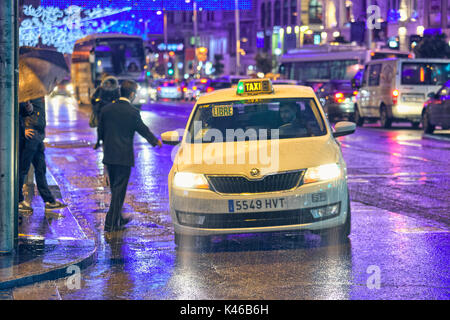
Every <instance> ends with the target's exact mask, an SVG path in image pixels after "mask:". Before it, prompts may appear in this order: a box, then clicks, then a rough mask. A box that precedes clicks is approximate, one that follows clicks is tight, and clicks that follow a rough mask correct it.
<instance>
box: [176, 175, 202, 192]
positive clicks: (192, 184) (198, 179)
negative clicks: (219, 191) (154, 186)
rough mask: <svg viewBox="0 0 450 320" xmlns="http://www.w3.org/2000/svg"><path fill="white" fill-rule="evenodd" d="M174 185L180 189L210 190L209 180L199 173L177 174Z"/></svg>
mask: <svg viewBox="0 0 450 320" xmlns="http://www.w3.org/2000/svg"><path fill="white" fill-rule="evenodd" d="M173 184H174V185H175V186H176V187H179V188H187V189H209V184H208V180H206V178H205V176H204V175H203V174H198V173H190V172H177V173H175V176H174V177H173Z"/></svg>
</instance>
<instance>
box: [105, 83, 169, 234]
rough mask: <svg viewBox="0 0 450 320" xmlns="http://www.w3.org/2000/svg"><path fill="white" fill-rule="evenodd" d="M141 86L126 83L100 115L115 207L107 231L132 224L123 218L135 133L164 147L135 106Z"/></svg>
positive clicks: (108, 218)
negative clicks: (117, 97) (135, 99)
mask: <svg viewBox="0 0 450 320" xmlns="http://www.w3.org/2000/svg"><path fill="white" fill-rule="evenodd" d="M136 91H137V83H136V82H134V81H131V80H124V81H123V82H122V85H121V86H120V95H121V97H120V98H119V100H118V101H117V102H115V103H110V104H108V105H107V106H105V107H103V108H102V110H101V112H100V118H99V124H98V134H99V139H100V140H101V141H103V163H104V164H105V166H106V169H107V172H108V176H109V185H110V189H111V203H110V206H109V210H108V213H107V214H106V219H105V231H107V232H109V231H116V230H119V229H121V228H123V227H124V226H125V224H127V223H128V222H130V221H131V217H123V216H122V207H123V203H124V201H125V195H126V192H127V186H128V180H129V178H130V173H131V167H133V166H134V148H133V138H134V134H135V132H138V133H139V134H140V135H141V136H142V137H144V138H145V139H146V140H147V141H148V142H149V143H150V144H151V145H152V146H153V147H155V146H158V147H161V146H162V144H161V141H160V140H159V139H158V138H156V137H155V136H154V135H153V133H152V132H151V131H150V130H149V128H148V127H147V126H146V125H145V124H144V122H143V121H142V118H141V115H140V113H139V110H138V109H137V108H136V107H134V106H133V105H132V104H131V103H132V101H133V99H134V98H135V96H136Z"/></svg>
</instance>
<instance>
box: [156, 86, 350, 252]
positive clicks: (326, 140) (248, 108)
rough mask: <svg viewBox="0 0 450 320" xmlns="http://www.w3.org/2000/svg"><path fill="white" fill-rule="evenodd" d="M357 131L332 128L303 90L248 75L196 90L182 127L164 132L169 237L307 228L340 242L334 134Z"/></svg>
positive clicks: (345, 202)
mask: <svg viewBox="0 0 450 320" xmlns="http://www.w3.org/2000/svg"><path fill="white" fill-rule="evenodd" d="M355 127H356V125H355V124H354V123H352V122H339V123H337V124H336V125H335V127H334V129H332V128H331V127H330V125H329V123H328V121H327V120H326V117H325V113H324V111H323V110H322V107H321V105H320V103H319V101H318V99H317V97H316V96H315V94H314V91H313V90H312V89H311V88H309V87H305V86H297V85H279V86H277V85H272V83H271V81H270V80H269V79H246V80H241V81H240V82H239V83H238V86H237V87H236V88H230V89H223V90H218V91H214V92H212V93H209V94H205V95H203V96H201V97H200V98H199V99H198V100H197V103H196V104H195V106H194V108H193V110H192V113H191V115H190V117H189V120H188V123H187V126H186V129H185V130H184V132H180V131H181V130H178V131H169V132H165V133H163V134H162V135H161V137H162V141H163V142H165V143H168V144H173V145H175V144H178V145H179V149H178V151H177V153H176V155H175V156H174V163H173V166H172V169H171V171H170V174H169V181H168V184H169V198H170V200H169V201H170V211H171V217H172V221H173V224H174V229H175V242H176V243H177V245H183V244H185V243H187V242H189V241H190V240H193V239H199V238H200V239H209V238H210V236H214V235H226V234H239V233H258V232H279V231H281V232H292V231H306V230H308V231H312V232H315V233H320V234H321V235H323V236H327V237H330V236H332V235H333V236H334V235H335V236H337V237H339V239H345V238H346V237H347V236H348V235H349V233H350V223H351V219H350V200H349V194H348V189H347V169H346V164H345V162H344V159H343V157H342V153H341V149H340V145H339V143H338V141H337V140H336V137H339V136H343V135H347V134H350V133H353V132H354V131H355ZM196 243H197V242H196Z"/></svg>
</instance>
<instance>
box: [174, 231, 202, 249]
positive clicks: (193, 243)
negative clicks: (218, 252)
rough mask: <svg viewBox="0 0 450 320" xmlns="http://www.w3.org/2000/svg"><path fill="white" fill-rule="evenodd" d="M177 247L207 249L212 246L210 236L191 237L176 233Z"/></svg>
mask: <svg viewBox="0 0 450 320" xmlns="http://www.w3.org/2000/svg"><path fill="white" fill-rule="evenodd" d="M175 245H176V246H177V247H178V248H186V249H206V248H209V247H210V245H211V238H210V237H209V236H190V235H185V234H180V233H176V232H175Z"/></svg>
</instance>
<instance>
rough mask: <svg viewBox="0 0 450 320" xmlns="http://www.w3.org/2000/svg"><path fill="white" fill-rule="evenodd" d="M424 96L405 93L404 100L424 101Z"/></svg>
mask: <svg viewBox="0 0 450 320" xmlns="http://www.w3.org/2000/svg"><path fill="white" fill-rule="evenodd" d="M423 100H424V97H423V96H422V95H404V96H403V101H404V102H423Z"/></svg>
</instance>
